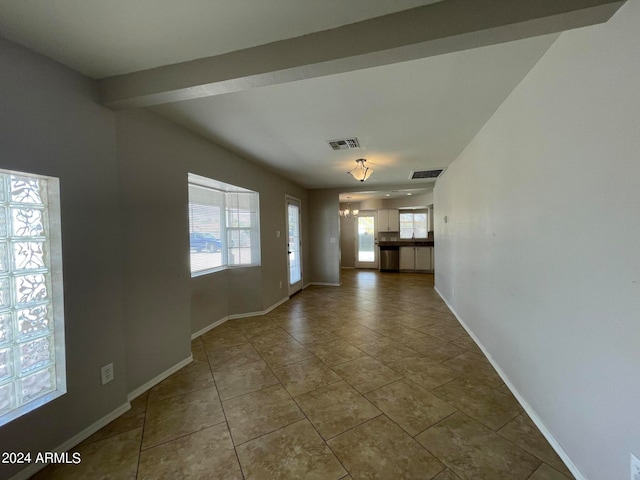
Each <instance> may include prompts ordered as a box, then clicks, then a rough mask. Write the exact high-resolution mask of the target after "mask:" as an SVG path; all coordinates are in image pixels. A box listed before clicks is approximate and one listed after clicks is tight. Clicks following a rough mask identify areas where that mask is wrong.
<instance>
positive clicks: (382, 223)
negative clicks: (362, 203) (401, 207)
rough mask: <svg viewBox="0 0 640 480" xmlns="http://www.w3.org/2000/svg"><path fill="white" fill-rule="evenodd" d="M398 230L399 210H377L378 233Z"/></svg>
mask: <svg viewBox="0 0 640 480" xmlns="http://www.w3.org/2000/svg"><path fill="white" fill-rule="evenodd" d="M399 231H400V212H399V211H398V210H397V209H394V208H387V209H384V210H378V233H380V232H399Z"/></svg>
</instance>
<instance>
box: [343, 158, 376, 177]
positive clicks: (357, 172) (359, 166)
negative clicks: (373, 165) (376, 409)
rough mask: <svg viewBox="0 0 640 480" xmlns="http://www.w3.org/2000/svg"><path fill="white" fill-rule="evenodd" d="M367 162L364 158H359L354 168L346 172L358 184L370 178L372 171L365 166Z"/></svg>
mask: <svg viewBox="0 0 640 480" xmlns="http://www.w3.org/2000/svg"><path fill="white" fill-rule="evenodd" d="M366 161H367V159H366V158H359V159H357V160H356V168H354V169H353V170H350V171H349V172H347V173H348V174H349V175H351V176H352V177H353V178H355V179H356V180H358V181H359V182H364V181H365V180H366V179H367V178H369V177H370V176H371V174H372V173H373V170H371V169H370V168H369V167H367V166H366V165H365V162H366Z"/></svg>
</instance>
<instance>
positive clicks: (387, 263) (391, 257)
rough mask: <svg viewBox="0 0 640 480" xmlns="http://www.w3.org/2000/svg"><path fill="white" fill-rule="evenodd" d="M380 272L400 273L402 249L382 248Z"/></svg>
mask: <svg viewBox="0 0 640 480" xmlns="http://www.w3.org/2000/svg"><path fill="white" fill-rule="evenodd" d="M380 271H381V272H398V271H400V249H399V248H398V247H395V246H394V247H390V246H389V247H386V246H385V247H380Z"/></svg>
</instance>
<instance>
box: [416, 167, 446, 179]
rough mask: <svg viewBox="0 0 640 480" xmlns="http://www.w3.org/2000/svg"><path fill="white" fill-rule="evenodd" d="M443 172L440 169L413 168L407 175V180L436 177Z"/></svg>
mask: <svg viewBox="0 0 640 480" xmlns="http://www.w3.org/2000/svg"><path fill="white" fill-rule="evenodd" d="M442 172H443V169H440V170H413V171H412V172H411V175H410V176H409V180H417V179H419V178H438V176H440V174H441V173H442Z"/></svg>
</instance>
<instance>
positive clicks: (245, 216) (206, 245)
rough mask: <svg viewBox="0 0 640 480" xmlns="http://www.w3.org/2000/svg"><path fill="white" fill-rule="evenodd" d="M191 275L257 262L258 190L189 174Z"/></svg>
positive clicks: (258, 238)
mask: <svg viewBox="0 0 640 480" xmlns="http://www.w3.org/2000/svg"><path fill="white" fill-rule="evenodd" d="M188 181H189V241H190V256H191V275H192V276H197V275H201V274H203V273H208V272H210V271H215V270H219V269H222V268H227V267H239V266H254V265H260V204H259V195H258V193H257V192H254V191H252V190H247V189H245V188H242V187H238V186H235V185H231V184H228V183H224V182H220V181H217V180H213V179H210V178H206V177H201V176H199V175H195V174H192V173H190V174H189V177H188Z"/></svg>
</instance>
